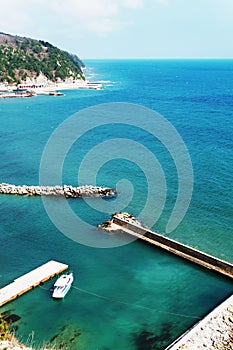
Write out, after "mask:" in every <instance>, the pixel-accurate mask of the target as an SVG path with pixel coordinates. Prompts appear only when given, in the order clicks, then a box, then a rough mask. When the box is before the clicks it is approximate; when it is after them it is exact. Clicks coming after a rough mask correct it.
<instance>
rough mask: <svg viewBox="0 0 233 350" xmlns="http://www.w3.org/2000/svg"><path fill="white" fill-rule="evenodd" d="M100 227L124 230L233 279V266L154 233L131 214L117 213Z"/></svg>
mask: <svg viewBox="0 0 233 350" xmlns="http://www.w3.org/2000/svg"><path fill="white" fill-rule="evenodd" d="M100 227H101V228H103V229H106V230H109V231H111V230H116V231H117V230H122V231H123V232H125V233H127V234H130V235H131V236H134V237H137V238H140V239H142V240H144V241H146V242H148V243H150V244H153V245H155V246H157V247H159V248H162V249H165V250H166V251H168V252H170V253H173V254H176V255H178V256H180V257H182V258H185V259H187V260H190V261H192V262H193V263H196V264H198V265H201V266H203V267H206V268H208V269H210V270H214V271H216V272H219V273H221V274H223V275H225V276H227V277H231V278H233V264H231V263H228V262H226V261H224V260H221V259H218V258H216V257H214V256H211V255H209V254H206V253H204V252H201V251H199V250H197V249H195V248H192V247H190V246H187V245H185V244H182V243H180V242H177V241H175V240H173V239H170V238H168V237H165V236H163V235H161V234H158V233H156V232H153V231H151V230H149V229H148V228H146V227H144V226H143V225H141V224H140V222H138V221H137V220H136V219H135V218H134V217H133V216H132V215H131V214H128V213H116V214H114V215H113V216H112V219H111V220H108V221H107V222H106V223H104V224H103V225H101V226H100Z"/></svg>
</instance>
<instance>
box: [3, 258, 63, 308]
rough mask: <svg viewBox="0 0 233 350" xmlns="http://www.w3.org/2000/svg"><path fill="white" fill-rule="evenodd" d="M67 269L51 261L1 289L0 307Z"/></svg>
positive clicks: (61, 264)
mask: <svg viewBox="0 0 233 350" xmlns="http://www.w3.org/2000/svg"><path fill="white" fill-rule="evenodd" d="M66 269H68V265H66V264H63V263H60V262H57V261H54V260H51V261H49V262H47V263H46V264H44V265H41V266H40V267H38V268H36V269H34V270H32V271H30V272H28V273H26V274H25V275H23V276H21V277H19V278H17V279H16V280H14V282H12V283H10V284H8V285H7V286H5V287H3V288H1V289H0V307H1V306H3V305H4V304H6V303H8V302H10V301H12V300H14V299H16V298H18V297H19V296H20V295H22V294H24V293H26V292H27V291H29V290H31V289H32V288H34V287H36V286H38V285H39V284H40V283H41V282H45V281H47V280H48V279H49V278H51V277H53V276H55V275H57V274H59V273H61V272H63V271H65V270H66Z"/></svg>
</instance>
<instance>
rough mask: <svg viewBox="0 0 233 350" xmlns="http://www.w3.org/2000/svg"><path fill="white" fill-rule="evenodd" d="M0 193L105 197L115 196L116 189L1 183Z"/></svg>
mask: <svg viewBox="0 0 233 350" xmlns="http://www.w3.org/2000/svg"><path fill="white" fill-rule="evenodd" d="M0 194H15V195H20V196H63V197H66V198H76V197H105V196H114V195H115V194H116V192H115V190H114V189H112V188H107V187H99V186H78V187H73V186H68V185H63V186H26V185H23V186H16V185H11V184H6V183H2V184H0Z"/></svg>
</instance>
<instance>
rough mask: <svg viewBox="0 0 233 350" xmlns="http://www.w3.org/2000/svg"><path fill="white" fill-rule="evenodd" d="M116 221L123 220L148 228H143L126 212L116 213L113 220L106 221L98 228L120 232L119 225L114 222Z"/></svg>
mask: <svg viewBox="0 0 233 350" xmlns="http://www.w3.org/2000/svg"><path fill="white" fill-rule="evenodd" d="M114 219H123V220H124V221H126V222H128V223H130V224H133V225H136V226H139V227H142V228H146V227H145V226H143V225H142V224H141V223H140V222H139V221H138V220H137V219H136V218H135V216H133V215H132V214H129V213H125V212H121V211H119V212H116V213H115V214H113V215H112V217H111V219H109V220H107V221H105V222H104V223H103V224H100V225H98V228H100V229H102V230H105V231H109V232H111V231H118V230H119V229H120V227H119V225H116V223H115V222H114Z"/></svg>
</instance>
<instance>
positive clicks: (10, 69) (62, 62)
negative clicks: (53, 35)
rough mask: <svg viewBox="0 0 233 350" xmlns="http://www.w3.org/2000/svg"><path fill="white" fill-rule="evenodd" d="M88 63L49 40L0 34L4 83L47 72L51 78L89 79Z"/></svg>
mask: <svg viewBox="0 0 233 350" xmlns="http://www.w3.org/2000/svg"><path fill="white" fill-rule="evenodd" d="M82 67H84V64H83V63H82V61H81V60H80V59H79V58H78V57H77V56H76V55H73V54H70V53H68V52H65V51H62V50H60V49H58V48H57V47H55V46H53V45H51V44H50V43H48V42H45V41H42V40H39V41H38V40H34V39H30V38H22V37H19V36H13V35H9V34H4V33H0V82H5V83H9V84H18V83H22V82H24V81H26V78H30V79H33V78H36V77H38V76H39V75H40V74H43V75H44V76H45V77H46V78H47V79H49V80H51V81H54V82H55V81H64V80H65V79H67V78H72V79H73V80H76V79H83V80H84V79H85V77H84V74H83V72H82Z"/></svg>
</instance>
